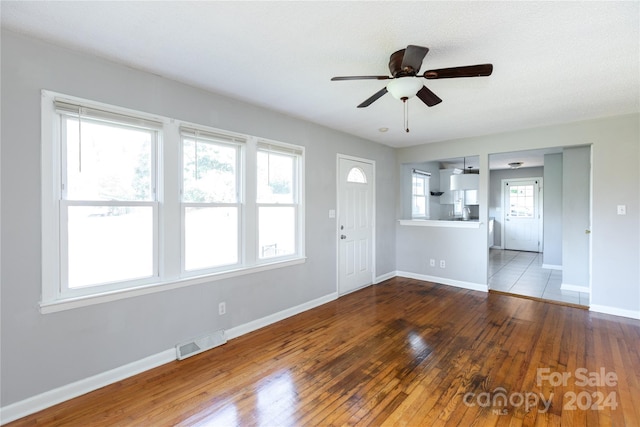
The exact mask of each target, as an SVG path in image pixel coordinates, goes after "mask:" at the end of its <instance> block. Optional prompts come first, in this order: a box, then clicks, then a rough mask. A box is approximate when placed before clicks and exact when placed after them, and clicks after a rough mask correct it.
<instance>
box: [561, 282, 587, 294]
mask: <svg viewBox="0 0 640 427" xmlns="http://www.w3.org/2000/svg"><path fill="white" fill-rule="evenodd" d="M560 290H562V291H575V292H585V293H587V294H590V293H591V291H590V290H589V287H588V286H582V285H572V284H570V283H562V284H561V285H560Z"/></svg>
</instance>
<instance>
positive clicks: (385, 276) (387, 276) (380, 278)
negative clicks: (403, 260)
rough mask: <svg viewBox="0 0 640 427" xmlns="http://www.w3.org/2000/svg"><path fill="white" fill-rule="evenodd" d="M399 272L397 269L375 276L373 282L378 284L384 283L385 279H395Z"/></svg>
mask: <svg viewBox="0 0 640 427" xmlns="http://www.w3.org/2000/svg"><path fill="white" fill-rule="evenodd" d="M397 275H398V274H397V273H396V272H395V271H391V272H389V273H387V274H383V275H381V276H378V277H376V278H375V281H374V282H373V284H374V285H377V284H378V283H382V282H384V281H385V280H389V279H393V278H394V277H396V276H397Z"/></svg>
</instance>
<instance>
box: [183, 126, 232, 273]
mask: <svg viewBox="0 0 640 427" xmlns="http://www.w3.org/2000/svg"><path fill="white" fill-rule="evenodd" d="M180 134H181V137H182V216H183V221H184V228H183V233H182V236H183V242H182V244H183V248H184V250H183V253H184V255H183V260H184V265H183V269H184V270H185V271H193V270H202V269H214V268H217V267H221V266H231V265H236V264H238V263H239V262H240V253H239V249H240V245H239V239H240V218H241V213H242V212H241V206H240V187H239V185H240V181H239V176H240V174H241V171H240V166H239V165H240V145H239V144H240V143H239V142H235V141H233V140H231V141H229V138H226V137H224V136H218V135H215V134H212V133H207V132H203V131H199V130H196V129H189V128H181V129H180Z"/></svg>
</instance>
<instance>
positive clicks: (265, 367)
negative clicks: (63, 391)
mask: <svg viewBox="0 0 640 427" xmlns="http://www.w3.org/2000/svg"><path fill="white" fill-rule="evenodd" d="M639 349H640V321H637V320H632V319H625V318H621V317H614V316H607V315H601V314H597V313H591V312H589V311H587V310H582V309H577V308H572V307H563V306H560V305H555V304H548V303H543V302H539V301H532V300H528V299H521V298H516V297H511V296H505V295H500V294H486V293H481V292H474V291H467V290H462V289H456V288H452V287H448V286H443V285H434V284H431V283H428V282H420V281H417V280H411V279H402V278H394V279H390V280H388V281H386V282H384V283H382V284H380V285H376V286H371V287H368V288H366V289H363V290H360V291H358V292H355V293H353V294H350V295H347V296H344V297H342V298H340V299H339V300H336V301H333V302H331V303H328V304H325V305H323V306H321V307H318V308H316V309H313V310H310V311H307V312H305V313H302V314H299V315H297V316H294V317H291V318H289V319H286V320H284V321H281V322H278V323H277V324H274V325H271V326H269V327H266V328H263V329H261V330H258V331H255V332H253V333H250V334H247V335H244V336H242V337H240V338H237V339H234V340H231V341H229V342H228V343H227V344H225V345H224V346H221V347H218V348H215V349H213V350H210V351H208V352H205V353H202V354H200V355H197V356H194V357H191V358H188V359H185V360H183V361H176V362H172V363H169V364H167V365H164V366H161V367H159V368H156V369H153V370H150V371H147V372H145V373H142V374H140V375H137V376H135V377H132V378H129V379H127V380H124V381H120V382H118V383H116V384H113V385H110V386H108V387H104V388H102V389H100V390H97V391H95V392H92V393H89V394H86V395H84V396H81V397H78V398H76V399H73V400H71V401H68V402H65V403H62V404H60V405H57V406H55V407H52V408H49V409H47V410H44V411H42V412H39V413H37V414H33V415H31V416H29V417H26V418H23V419H21V420H18V421H16V422H14V423H11V424H9V425H11V426H25V425H65V426H66V425H73V426H76V425H77V426H89V425H91V426H114V425H127V426H128V425H148V426H168V425H180V426H217V425H221V426H233V425H242V426H252V425H265V426H288V425H304V426H317V425H322V426H328V425H352V424H355V425H367V426H369V425H372V426H382V425H388V426H395V425H407V426H425V425H428V426H435V425H461V426H494V425H495V426H508V425H509V426H511V425H536V426H546V425H561V424H562V425H577V426H586V425H594V426H595V425H602V426H610V425H614V426H625V425H626V426H638V425H640V354H639V352H638V350H639ZM596 376H597V378H596ZM563 378H564V379H563Z"/></svg>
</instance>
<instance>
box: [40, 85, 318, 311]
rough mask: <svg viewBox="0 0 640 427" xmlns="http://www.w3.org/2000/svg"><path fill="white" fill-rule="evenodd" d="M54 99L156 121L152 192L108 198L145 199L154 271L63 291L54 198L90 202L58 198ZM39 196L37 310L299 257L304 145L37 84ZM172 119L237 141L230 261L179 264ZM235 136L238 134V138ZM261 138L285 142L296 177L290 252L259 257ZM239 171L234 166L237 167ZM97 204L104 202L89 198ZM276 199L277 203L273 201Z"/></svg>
mask: <svg viewBox="0 0 640 427" xmlns="http://www.w3.org/2000/svg"><path fill="white" fill-rule="evenodd" d="M55 100H64V101H68V102H70V103H76V104H79V105H83V106H87V108H94V109H95V110H96V111H102V112H104V114H105V115H109V114H112V115H120V116H126V117H131V118H137V119H140V120H141V121H143V122H145V121H148V122H155V123H159V124H161V128H160V130H159V132H158V138H157V140H158V142H157V144H158V145H157V150H156V152H155V154H154V156H155V159H156V167H157V169H156V170H155V171H153V172H152V173H153V174H154V176H155V177H156V179H157V182H156V190H157V191H156V197H155V200H153V201H144V202H129V201H126V202H110V203H113V204H114V206H115V205H126V206H133V205H141V206H153V208H154V209H155V213H154V219H153V221H154V276H153V277H150V278H145V279H141V280H134V281H129V282H118V283H114V284H110V287H109V289H107V288H104V287H102V286H91V287H88V288H87V289H89V290H88V291H87V292H86V293H76V292H67V290H66V289H63V286H62V273H63V272H62V269H61V265H62V264H61V262H64V261H65V257H66V255H65V254H64V253H63V251H62V249H61V237H60V236H61V226H60V221H61V220H64V217H63V216H62V215H61V206H71V205H92V204H93V203H94V202H93V201H67V200H64V201H63V198H62V190H61V188H62V187H61V186H62V184H63V180H62V177H61V171H62V167H63V166H64V165H63V163H62V157H61V154H62V147H61V141H60V137H59V135H60V133H59V132H60V120H59V116H58V114H57V113H56V109H55V106H54V101H55ZM41 113H42V114H41V125H42V126H41V141H42V146H41V202H42V298H41V301H40V311H41V312H42V313H53V312H58V311H62V310H68V309H73V308H77V307H84V306H88V305H92V304H99V303H104V302H109V301H115V300H119V299H123V298H130V297H135V296H140V295H145V294H149V293H155V292H161V291H165V290H171V289H177V288H182V287H185V286H191V285H197V284H201V283H209V282H212V281H217V280H223V279H228V278H232V277H237V276H241V275H244V274H250V273H256V272H260V271H265V270H271V269H274V268H283V267H288V266H292V265H297V264H301V263H304V262H305V261H306V258H305V236H304V229H305V226H304V215H305V213H304V147H301V146H298V145H294V144H287V143H283V142H279V141H268V140H264V139H261V138H258V137H255V136H250V135H243V134H238V133H234V132H228V131H225V130H221V129H214V128H210V127H206V126H201V125H198V124H194V123H188V122H183V121H178V120H175V119H172V118H168V117H163V116H157V115H153V114H149V113H143V112H139V111H135V110H130V109H127V108H122V107H116V106H113V105H108V104H103V103H100V102H95V101H90V100H86V99H82V98H77V97H73V96H69V95H64V94H60V93H56V92H52V91H48V90H43V91H42V102H41ZM180 127H189V128H196V129H199V130H200V131H202V132H209V133H211V134H215V135H217V136H218V137H220V138H223V141H235V142H236V143H238V144H242V147H241V148H240V151H241V155H240V156H239V158H240V159H239V162H240V165H239V167H238V171H239V176H238V179H239V186H238V191H240V193H241V194H240V195H239V197H238V200H237V202H238V204H239V209H240V211H239V217H240V222H239V224H240V226H239V228H240V230H239V233H240V239H239V252H240V254H239V260H240V262H239V263H238V264H234V265H231V266H224V267H221V268H215V269H212V270H204V271H203V270H197V271H190V272H185V271H184V268H183V267H184V261H183V259H184V248H183V246H182V244H181V242H182V241H183V234H184V219H183V212H184V206H183V203H182V202H183V201H182V197H181V188H182V185H183V181H182V169H183V164H182V152H181V146H182V142H181V141H182V140H181V136H180ZM239 141H242V142H239ZM260 144H262V145H263V146H264V145H265V144H266V145H269V146H271V147H273V148H274V149H279V150H291V151H292V152H294V151H295V152H296V153H298V155H299V162H298V173H297V177H298V182H297V184H298V185H297V191H298V195H297V196H298V199H297V221H296V253H295V254H293V255H291V256H285V257H274V258H268V259H265V260H259V258H258V256H257V251H258V248H257V242H258V229H257V224H258V223H257V219H258V218H257V211H258V204H257V203H256V193H257V192H256V186H257V180H256V178H257V174H256V170H255V169H256V166H257V160H256V156H257V150H258V146H259V145H260ZM240 171H242V172H240ZM95 203H98V204H100V205H104V204H106V203H103V202H95ZM279 206H281V205H279Z"/></svg>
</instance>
